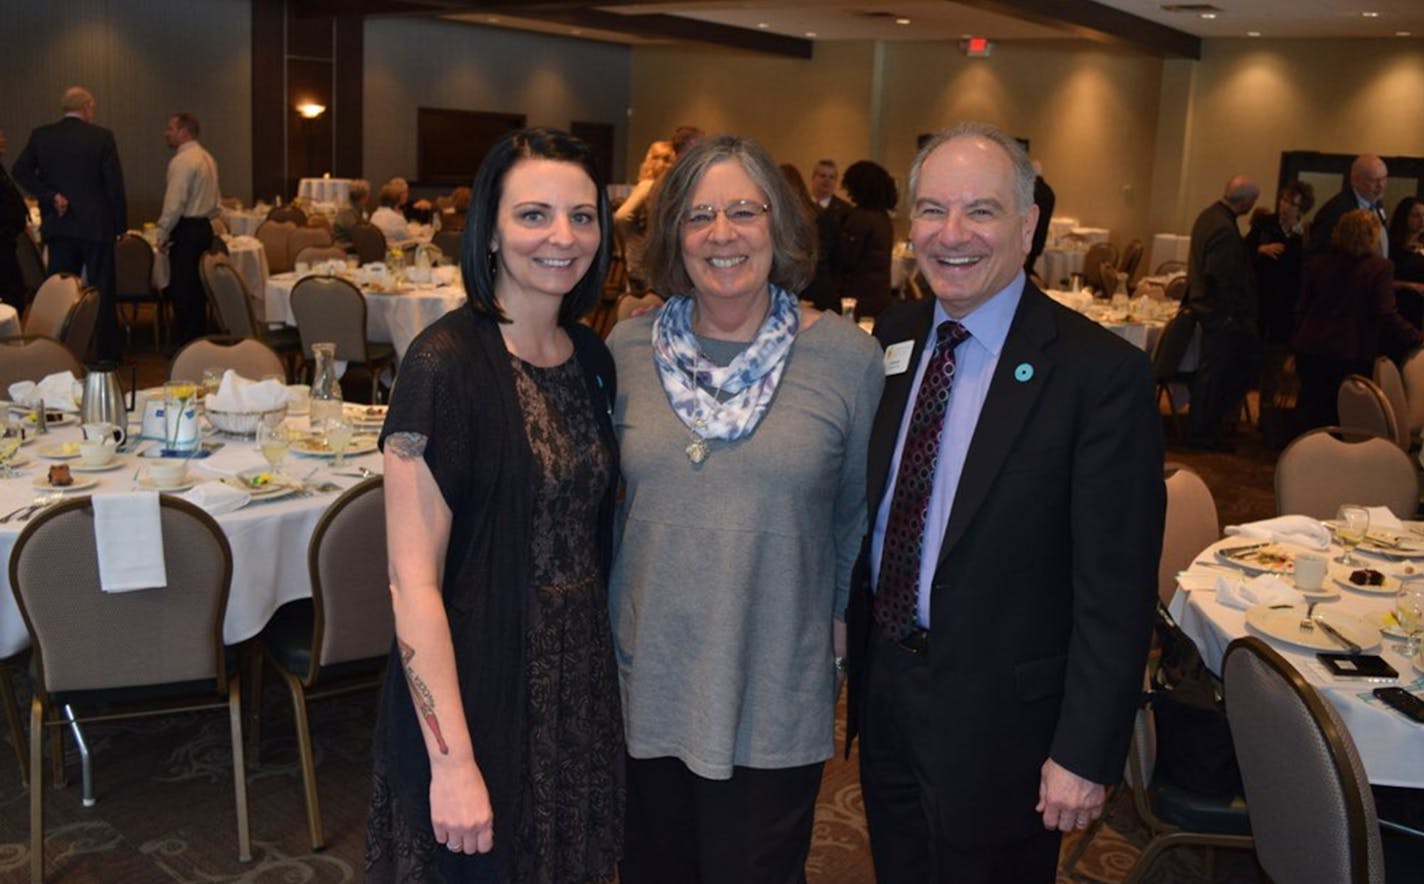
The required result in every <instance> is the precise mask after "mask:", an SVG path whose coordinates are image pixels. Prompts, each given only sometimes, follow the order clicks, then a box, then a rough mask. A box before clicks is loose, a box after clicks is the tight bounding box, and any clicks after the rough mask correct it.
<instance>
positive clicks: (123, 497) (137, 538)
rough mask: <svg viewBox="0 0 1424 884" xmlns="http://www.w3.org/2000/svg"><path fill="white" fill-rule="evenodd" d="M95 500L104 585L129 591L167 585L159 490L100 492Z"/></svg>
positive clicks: (106, 589)
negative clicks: (117, 492)
mask: <svg viewBox="0 0 1424 884" xmlns="http://www.w3.org/2000/svg"><path fill="white" fill-rule="evenodd" d="M91 500H93V502H94V544H95V546H97V547H98V551H99V586H100V588H101V589H103V590H104V592H129V591H130V590H135V589H155V588H161V587H165V586H167V585H168V572H167V570H165V568H164V565H163V526H162V523H161V522H160V520H159V509H158V493H157V492H154V491H135V492H132V493H129V494H96V495H94V496H93V497H92V498H91Z"/></svg>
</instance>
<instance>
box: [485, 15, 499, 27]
mask: <svg viewBox="0 0 1424 884" xmlns="http://www.w3.org/2000/svg"><path fill="white" fill-rule="evenodd" d="M485 21H487V22H489V23H490V24H492V25H493V24H498V23H499V16H497V15H491V16H489V17H488V18H486V19H485Z"/></svg>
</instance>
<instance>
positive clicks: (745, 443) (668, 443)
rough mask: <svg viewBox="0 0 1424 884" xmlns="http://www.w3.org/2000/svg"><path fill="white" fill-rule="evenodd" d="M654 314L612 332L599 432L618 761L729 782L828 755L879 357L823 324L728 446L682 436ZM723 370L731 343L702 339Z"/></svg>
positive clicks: (828, 319)
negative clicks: (608, 498)
mask: <svg viewBox="0 0 1424 884" xmlns="http://www.w3.org/2000/svg"><path fill="white" fill-rule="evenodd" d="M652 319H653V317H652V315H647V316H642V317H638V318H636V319H631V320H627V321H625V322H620V323H619V324H618V325H617V327H615V329H614V331H613V334H612V335H611V336H610V338H609V341H608V344H609V348H610V349H611V350H612V351H613V357H614V360H615V362H616V364H617V368H618V380H619V383H618V386H619V390H618V398H617V401H616V403H615V406H614V416H613V422H614V427H615V429H616V431H617V433H618V435H619V439H620V448H621V451H622V467H623V477H624V480H625V482H626V483H627V490H626V493H625V496H624V499H623V501H622V504H621V506H620V507H619V510H618V513H617V514H616V516H615V523H614V524H615V532H616V534H615V544H616V547H615V548H616V550H617V552H616V554H615V558H614V564H613V571H612V576H611V579H610V583H609V604H610V607H611V612H612V621H613V634H614V642H615V647H614V650H615V652H616V654H617V655H618V668H619V675H620V677H621V683H622V690H623V715H624V721H625V730H626V734H627V740H628V751H629V753H630V754H631V755H632V756H633V757H634V758H658V757H665V756H672V757H676V758H678V759H680V760H681V761H682V762H683V763H684V764H686V765H687V767H688V769H690V770H691V771H692V772H693V773H695V774H697V775H699V776H702V777H706V778H709V779H728V778H730V777H731V775H732V767H733V766H741V767H755V768H785V767H796V766H800V765H805V764H812V763H814V762H818V761H824V760H825V759H826V758H829V757H830V756H831V754H832V753H833V751H834V742H835V741H834V736H833V720H834V711H835V710H834V707H835V693H836V689H837V683H836V673H835V669H834V663H833V655H832V649H831V621H832V619H833V618H840V617H841V616H843V612H844V610H845V605H846V599H847V597H848V595H849V585H850V570H851V566H852V565H853V564H854V562H855V557H856V554H857V553H858V551H859V549H860V543H861V538H862V537H863V536H864V534H865V525H866V517H865V462H866V461H865V458H866V444H867V440H868V438H869V435H870V426H871V423H872V422H873V420H874V418H875V409H876V406H877V404H878V403H879V400H880V390H881V387H882V386H883V385H884V370H883V368H882V365H881V351H880V346H879V345H878V344H877V343H876V342H875V339H874V338H872V337H870V336H869V335H867V334H865V333H864V332H862V331H860V330H859V329H858V328H856V327H854V326H852V325H851V324H850V323H847V322H844V321H842V320H840V319H838V318H837V317H835V316H832V315H827V316H824V317H822V318H821V319H820V320H819V321H818V322H816V323H815V324H813V325H812V326H811V327H810V328H808V329H806V330H804V331H802V332H801V333H800V334H798V335H797V338H796V342H795V343H794V344H793V346H792V348H791V354H790V356H789V361H788V363H787V366H786V370H785V372H784V373H783V374H782V378H781V384H780V386H779V387H778V389H777V391H776V395H775V398H774V399H773V400H772V403H771V407H770V408H769V409H768V411H767V413H766V415H765V416H764V417H763V419H762V421H761V423H760V425H759V426H758V427H757V428H756V431H755V432H754V433H753V434H752V435H751V436H750V437H748V438H745V439H741V440H739V441H736V442H724V441H721V440H709V442H708V444H709V446H710V449H711V454H710V456H709V457H708V458H707V460H706V461H704V462H703V463H701V464H698V465H694V464H692V463H691V462H690V461H689V460H688V457H687V453H686V451H685V450H684V449H685V448H686V447H687V444H688V443H689V442H690V441H691V439H692V434H691V432H690V431H689V430H688V429H687V428H686V427H685V426H684V425H683V423H682V422H681V421H680V420H678V419H677V416H676V415H674V414H673V411H672V408H671V407H670V406H669V405H668V401H667V397H666V395H665V394H664V393H663V388H662V385H661V383H660V382H659V379H658V374H657V369H656V368H655V367H654V365H653V353H652V340H651V336H652ZM702 349H703V352H704V353H705V354H706V355H707V357H708V358H710V359H712V360H713V361H715V362H718V363H719V364H726V363H728V362H730V361H731V360H732V358H734V357H735V355H736V353H737V352H739V351H740V350H741V349H742V345H737V344H725V343H723V342H717V341H707V340H703V341H702Z"/></svg>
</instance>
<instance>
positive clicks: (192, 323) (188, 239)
mask: <svg viewBox="0 0 1424 884" xmlns="http://www.w3.org/2000/svg"><path fill="white" fill-rule="evenodd" d="M212 242H213V225H212V222H211V221H209V220H208V219H207V218H180V219H178V223H177V224H175V225H173V233H172V234H170V235H169V237H168V266H169V268H170V270H171V274H170V276H169V281H168V298H169V300H171V301H172V302H173V343H172V346H173V349H174V350H177V348H179V347H182V346H183V345H184V344H186V343H188V342H189V341H191V340H193V339H194V338H201V337H202V336H203V335H205V334H207V333H208V299H207V295H206V294H205V293H204V292H203V280H202V277H201V276H199V274H198V265H199V262H201V261H202V259H203V252H204V251H206V250H207V248H208V246H210V245H212Z"/></svg>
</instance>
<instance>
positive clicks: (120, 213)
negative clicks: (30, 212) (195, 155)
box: [14, 117, 128, 242]
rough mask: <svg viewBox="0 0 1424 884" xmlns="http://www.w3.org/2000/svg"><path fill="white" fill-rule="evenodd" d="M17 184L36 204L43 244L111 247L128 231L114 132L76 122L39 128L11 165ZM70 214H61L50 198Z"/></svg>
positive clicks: (64, 121) (67, 120) (67, 119)
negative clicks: (60, 198)
mask: <svg viewBox="0 0 1424 884" xmlns="http://www.w3.org/2000/svg"><path fill="white" fill-rule="evenodd" d="M14 175H15V180H16V181H17V182H19V184H20V186H21V187H23V188H25V190H27V191H29V192H30V196H33V197H34V198H35V199H37V200H39V204H40V232H41V233H42V234H43V235H44V237H45V239H52V238H55V237H68V238H70V239H77V240H85V241H88V242H112V241H113V240H114V239H115V238H116V237H118V236H120V235H121V234H123V232H124V230H125V229H126V228H127V227H128V208H127V204H126V202H125V199H124V175H123V170H122V169H121V168H120V166H119V152H118V148H117V147H116V146H115V145H114V133H112V132H110V131H109V130H108V129H105V128H103V127H102V126H95V125H94V124H92V123H86V122H84V121H83V120H81V119H79V118H78V117H65V118H63V119H61V120H60V121H59V122H57V123H50V124H49V125H47V126H40V127H39V128H38V129H36V130H35V131H33V132H31V133H30V141H29V143H28V144H26V145H25V149H24V151H23V152H21V153H20V156H19V158H17V159H16V160H15V166H14ZM56 193H62V194H64V196H65V198H66V199H67V200H69V210H68V211H66V212H65V213H64V214H63V215H60V214H59V213H58V212H56V211H55V208H54V195H55V194H56Z"/></svg>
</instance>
